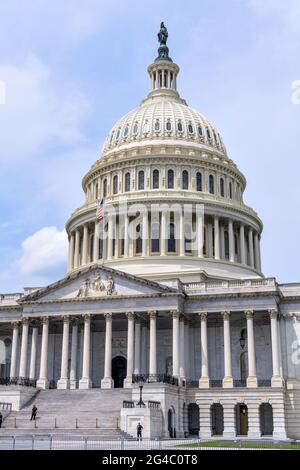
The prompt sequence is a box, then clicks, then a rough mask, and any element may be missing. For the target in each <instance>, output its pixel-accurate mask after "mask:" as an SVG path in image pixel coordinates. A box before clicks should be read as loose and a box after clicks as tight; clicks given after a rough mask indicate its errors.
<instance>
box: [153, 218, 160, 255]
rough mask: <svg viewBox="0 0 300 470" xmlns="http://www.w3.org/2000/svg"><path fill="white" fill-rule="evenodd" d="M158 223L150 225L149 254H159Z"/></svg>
mask: <svg viewBox="0 0 300 470" xmlns="http://www.w3.org/2000/svg"><path fill="white" fill-rule="evenodd" d="M159 250H160V245H159V223H154V224H152V225H151V252H152V253H159Z"/></svg>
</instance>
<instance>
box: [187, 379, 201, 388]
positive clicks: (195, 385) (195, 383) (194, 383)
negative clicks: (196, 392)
mask: <svg viewBox="0 0 300 470" xmlns="http://www.w3.org/2000/svg"><path fill="white" fill-rule="evenodd" d="M186 386H187V387H191V388H198V387H199V380H187V381H186Z"/></svg>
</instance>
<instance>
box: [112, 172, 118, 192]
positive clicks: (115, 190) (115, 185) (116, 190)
mask: <svg viewBox="0 0 300 470" xmlns="http://www.w3.org/2000/svg"><path fill="white" fill-rule="evenodd" d="M113 194H118V175H115V176H114V177H113Z"/></svg>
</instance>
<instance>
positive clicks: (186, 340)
mask: <svg viewBox="0 0 300 470" xmlns="http://www.w3.org/2000/svg"><path fill="white" fill-rule="evenodd" d="M184 344H185V375H186V378H187V379H189V378H190V376H191V372H190V328H189V324H188V322H187V321H186V322H185V324H184Z"/></svg>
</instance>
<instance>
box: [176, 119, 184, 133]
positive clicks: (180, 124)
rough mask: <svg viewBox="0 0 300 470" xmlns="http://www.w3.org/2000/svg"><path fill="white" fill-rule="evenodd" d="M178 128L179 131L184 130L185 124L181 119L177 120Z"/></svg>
mask: <svg viewBox="0 0 300 470" xmlns="http://www.w3.org/2000/svg"><path fill="white" fill-rule="evenodd" d="M177 130H178V132H183V125H182V122H181V121H178V122H177Z"/></svg>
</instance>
